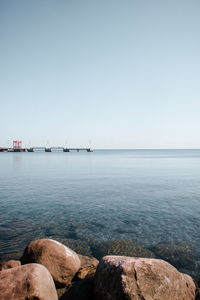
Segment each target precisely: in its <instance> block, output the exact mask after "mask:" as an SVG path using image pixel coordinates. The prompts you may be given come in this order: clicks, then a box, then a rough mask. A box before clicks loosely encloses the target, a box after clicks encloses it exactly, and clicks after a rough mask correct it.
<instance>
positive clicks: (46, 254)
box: [21, 239, 81, 286]
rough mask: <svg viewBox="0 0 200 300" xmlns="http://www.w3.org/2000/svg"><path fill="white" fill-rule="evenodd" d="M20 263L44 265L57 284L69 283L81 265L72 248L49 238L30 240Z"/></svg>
mask: <svg viewBox="0 0 200 300" xmlns="http://www.w3.org/2000/svg"><path fill="white" fill-rule="evenodd" d="M21 263H22V264H27V263H39V264H42V265H44V266H45V267H46V268H47V269H48V270H49V272H50V273H51V275H52V277H53V279H54V281H55V283H56V285H57V286H59V285H69V284H70V283H71V280H72V279H73V277H74V275H75V274H76V273H77V271H78V270H79V268H80V266H81V263H80V259H79V257H78V255H77V254H76V253H75V252H74V251H73V250H71V249H69V248H68V247H66V246H64V245H63V244H61V243H59V242H57V241H54V240H50V239H41V240H37V241H34V242H32V243H31V244H30V245H29V246H28V247H27V248H26V249H25V251H24V254H23V256H22V258H21Z"/></svg>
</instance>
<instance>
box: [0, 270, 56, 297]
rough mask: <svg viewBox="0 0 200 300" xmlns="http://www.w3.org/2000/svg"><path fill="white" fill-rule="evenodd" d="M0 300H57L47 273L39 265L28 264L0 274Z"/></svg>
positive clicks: (49, 275)
mask: <svg viewBox="0 0 200 300" xmlns="http://www.w3.org/2000/svg"><path fill="white" fill-rule="evenodd" d="M0 298H1V300H24V299H30V300H31V299H32V300H33V299H37V300H58V296H57V293H56V288H55V284H54V282H53V278H52V277H51V274H50V273H49V271H48V270H47V269H46V268H45V267H44V266H42V265H39V264H28V265H25V266H19V267H16V268H12V269H8V270H4V271H1V272H0Z"/></svg>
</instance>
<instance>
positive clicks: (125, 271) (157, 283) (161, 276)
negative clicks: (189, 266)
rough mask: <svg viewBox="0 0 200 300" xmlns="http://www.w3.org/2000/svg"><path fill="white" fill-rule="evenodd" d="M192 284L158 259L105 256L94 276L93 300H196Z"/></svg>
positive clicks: (184, 276) (187, 278)
mask: <svg viewBox="0 0 200 300" xmlns="http://www.w3.org/2000/svg"><path fill="white" fill-rule="evenodd" d="M195 290H196V287H195V284H194V282H193V280H192V278H191V277H190V276H188V275H185V274H182V273H180V272H178V271H177V270H176V269H175V268H174V267H173V266H172V265H170V264H169V263H167V262H165V261H163V260H159V259H147V258H133V257H125V256H105V257H104V258H103V259H102V260H101V261H100V263H99V265H98V268H97V272H96V275H95V299H96V300H104V299H105V300H108V299H109V300H123V299H124V300H125V299H131V300H195Z"/></svg>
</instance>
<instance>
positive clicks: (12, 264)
mask: <svg viewBox="0 0 200 300" xmlns="http://www.w3.org/2000/svg"><path fill="white" fill-rule="evenodd" d="M20 265H21V262H20V261H19V260H9V261H7V262H2V263H0V271H3V270H7V269H11V268H15V267H19V266H20Z"/></svg>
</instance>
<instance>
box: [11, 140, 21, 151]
mask: <svg viewBox="0 0 200 300" xmlns="http://www.w3.org/2000/svg"><path fill="white" fill-rule="evenodd" d="M13 149H22V141H13Z"/></svg>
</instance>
